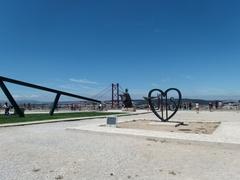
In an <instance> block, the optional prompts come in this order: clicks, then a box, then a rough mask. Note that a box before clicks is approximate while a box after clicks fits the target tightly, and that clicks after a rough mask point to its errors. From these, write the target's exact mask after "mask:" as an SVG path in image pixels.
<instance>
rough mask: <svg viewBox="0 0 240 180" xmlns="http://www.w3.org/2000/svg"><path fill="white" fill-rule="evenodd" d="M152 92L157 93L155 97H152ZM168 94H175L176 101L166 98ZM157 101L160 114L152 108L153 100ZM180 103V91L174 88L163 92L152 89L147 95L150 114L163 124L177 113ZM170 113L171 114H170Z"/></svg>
mask: <svg viewBox="0 0 240 180" xmlns="http://www.w3.org/2000/svg"><path fill="white" fill-rule="evenodd" d="M153 92H157V93H159V95H158V96H157V97H152V94H153ZM169 92H176V93H177V95H178V99H177V100H175V98H174V97H170V98H169V97H168V93H169ZM155 99H157V101H158V110H160V114H159V113H158V112H157V110H156V109H155V107H154V102H153V101H154V100H155ZM181 101H182V94H181V91H180V90H178V89H176V88H169V89H167V90H166V91H165V92H164V91H163V90H161V89H152V90H151V91H149V93H148V103H149V106H150V108H151V110H152V112H153V113H154V114H155V115H156V116H157V117H158V118H159V119H160V120H161V121H163V122H167V121H169V120H170V119H171V118H172V117H173V116H174V115H175V114H176V113H177V111H178V109H179V107H180V104H181ZM170 111H171V112H170Z"/></svg>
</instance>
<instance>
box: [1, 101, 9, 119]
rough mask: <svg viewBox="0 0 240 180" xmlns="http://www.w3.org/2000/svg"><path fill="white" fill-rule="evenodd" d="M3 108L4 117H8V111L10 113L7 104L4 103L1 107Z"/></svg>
mask: <svg viewBox="0 0 240 180" xmlns="http://www.w3.org/2000/svg"><path fill="white" fill-rule="evenodd" d="M3 108H4V115H6V116H8V115H9V111H10V107H9V106H8V103H7V102H5V104H4V105H3Z"/></svg>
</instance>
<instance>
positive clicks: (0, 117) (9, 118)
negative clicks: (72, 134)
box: [0, 112, 122, 124]
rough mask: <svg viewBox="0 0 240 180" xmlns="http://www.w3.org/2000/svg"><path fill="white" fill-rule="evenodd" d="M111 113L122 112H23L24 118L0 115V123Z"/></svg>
mask: <svg viewBox="0 0 240 180" xmlns="http://www.w3.org/2000/svg"><path fill="white" fill-rule="evenodd" d="M113 114H122V113H111V112H76V113H56V114H54V115H53V116H50V115H49V114H25V117H24V118H20V117H18V116H17V115H10V116H5V115H2V114H1V115H0V124H6V123H18V122H31V121H42V120H53V119H64V118H82V117H94V116H106V115H113Z"/></svg>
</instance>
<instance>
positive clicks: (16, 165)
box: [0, 120, 240, 180]
mask: <svg viewBox="0 0 240 180" xmlns="http://www.w3.org/2000/svg"><path fill="white" fill-rule="evenodd" d="M97 121H103V122H104V120H86V121H78V122H62V123H53V124H41V125H31V126H21V127H10V128H0V137H1V140H0V159H1V161H0V180H35V179H37V180H44V179H52V180H54V179H67V180H85V179H86V180H87V179H100V180H104V179H110V180H111V179H113V180H114V179H122V180H125V179H144V180H145V179H151V180H155V179H156V180H159V179H169V180H171V179H178V180H179V179H184V180H190V179H192V180H198V179H201V180H205V179H209V180H213V179H218V180H221V179H227V180H229V179H231V180H234V179H236V180H237V179H239V177H240V161H239V159H240V151H239V150H240V146H238V145H234V146H233V145H218V144H201V145H198V144H196V143H193V144H191V143H181V142H168V141H166V140H158V139H152V138H144V137H134V136H125V135H112V134H98V133H92V132H81V131H73V130H66V129H65V128H66V127H71V126H79V125H83V124H89V123H96V122H97Z"/></svg>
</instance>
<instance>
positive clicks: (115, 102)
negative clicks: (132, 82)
mask: <svg viewBox="0 0 240 180" xmlns="http://www.w3.org/2000/svg"><path fill="white" fill-rule="evenodd" d="M119 105H120V103H119V84H118V83H117V84H114V83H112V108H119Z"/></svg>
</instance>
